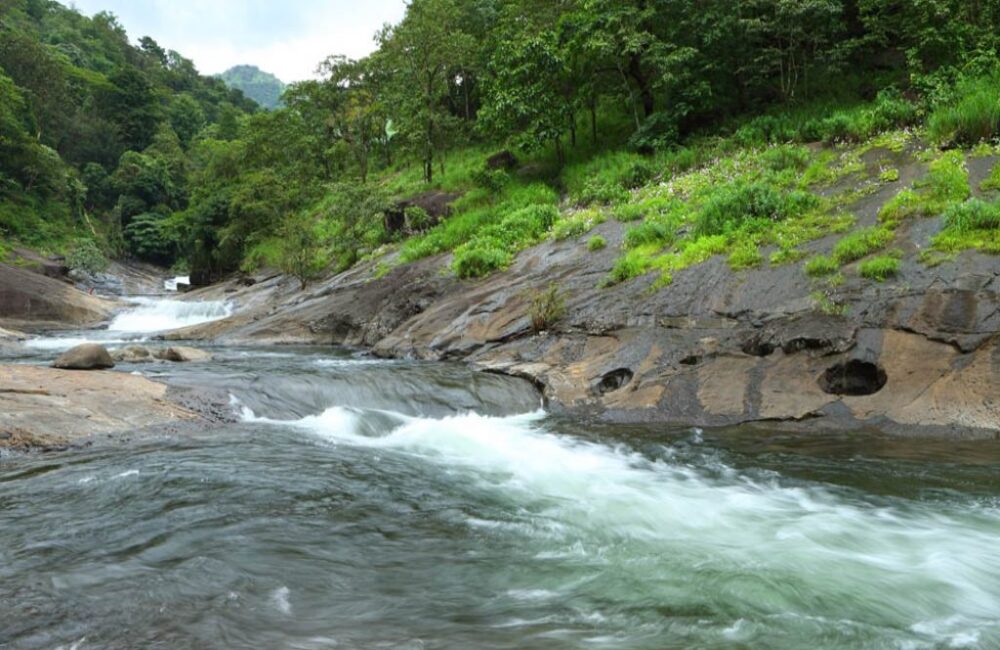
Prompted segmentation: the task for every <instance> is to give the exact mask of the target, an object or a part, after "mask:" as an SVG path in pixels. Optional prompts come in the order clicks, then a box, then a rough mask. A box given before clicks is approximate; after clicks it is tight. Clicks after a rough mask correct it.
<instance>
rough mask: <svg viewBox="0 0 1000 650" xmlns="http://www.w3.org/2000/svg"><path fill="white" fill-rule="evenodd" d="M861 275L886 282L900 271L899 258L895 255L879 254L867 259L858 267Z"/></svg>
mask: <svg viewBox="0 0 1000 650" xmlns="http://www.w3.org/2000/svg"><path fill="white" fill-rule="evenodd" d="M858 272H859V273H861V277H864V278H868V279H869V280H875V281H876V282H885V281H886V280H888V279H889V278H891V277H894V276H895V275H896V274H898V273H899V258H898V257H896V256H894V255H879V256H877V257H873V258H871V259H870V260H865V261H864V262H862V263H861V265H860V267H859V268H858Z"/></svg>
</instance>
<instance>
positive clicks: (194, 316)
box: [108, 298, 232, 334]
mask: <svg viewBox="0 0 1000 650" xmlns="http://www.w3.org/2000/svg"><path fill="white" fill-rule="evenodd" d="M133 302H134V304H135V305H136V308H135V309H131V310H129V311H126V312H123V313H121V314H119V315H118V316H117V317H115V319H114V320H113V321H111V324H110V325H108V331H109V332H129V333H133V334H143V333H152V332H164V331H167V330H175V329H180V328H182V327H190V326H191V325H200V324H202V323H208V322H211V321H214V320H219V319H222V318H226V317H227V316H229V315H230V314H232V307H231V305H229V304H228V303H227V302H225V301H223V300H215V301H202V302H185V301H182V300H160V299H153V298H134V299H133Z"/></svg>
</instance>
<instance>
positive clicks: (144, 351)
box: [111, 345, 153, 363]
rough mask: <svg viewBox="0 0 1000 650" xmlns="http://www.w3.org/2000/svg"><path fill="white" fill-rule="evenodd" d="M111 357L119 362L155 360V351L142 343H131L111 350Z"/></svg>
mask: <svg viewBox="0 0 1000 650" xmlns="http://www.w3.org/2000/svg"><path fill="white" fill-rule="evenodd" d="M111 358H112V359H114V360H115V361H117V362H119V363H146V362H149V361H153V353H152V351H150V349H149V348H147V347H143V346H141V345H129V346H127V347H124V348H120V349H118V350H114V351H112V352H111Z"/></svg>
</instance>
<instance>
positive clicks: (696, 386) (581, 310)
mask: <svg viewBox="0 0 1000 650" xmlns="http://www.w3.org/2000/svg"><path fill="white" fill-rule="evenodd" d="M873 210H874V211H877V206H874V207H873ZM873 214H874V212H873ZM920 233H921V231H919V230H916V229H914V230H906V229H900V231H899V232H898V234H897V239H898V241H897V245H898V246H899V247H900V248H901V249H903V250H907V251H910V253H908V256H904V258H903V264H902V271H901V275H900V276H899V277H898V278H896V279H894V280H890V281H889V282H886V283H884V284H878V283H873V282H870V281H866V280H864V279H862V278H860V277H859V276H858V274H857V272H856V270H855V269H853V268H848V269H846V270H845V279H846V280H845V282H844V284H843V285H842V286H840V287H838V288H837V289H836V290H835V291H834V292H832V293H833V295H832V297H831V299H835V300H836V301H837V304H838V305H839V306H840V308H839V309H838V310H837V313H834V314H831V313H824V312H823V311H822V310H821V308H820V306H819V305H817V303H816V300H815V299H814V298H813V297H812V294H813V293H814V292H815V285H814V284H813V281H812V280H810V279H809V278H808V277H807V276H806V274H805V273H804V272H803V270H802V268H801V265H795V264H789V265H782V266H775V267H767V266H765V267H762V268H760V269H754V270H750V271H745V272H740V273H734V272H732V270H731V269H730V268H729V267H728V265H727V264H726V262H725V260H724V259H722V258H721V257H720V258H715V259H713V260H710V261H708V262H706V263H705V264H702V265H700V266H697V267H694V268H689V269H686V270H684V271H680V272H678V273H675V274H674V281H673V283H672V284H671V285H670V286H668V287H665V288H658V289H657V290H655V291H652V290H651V287H652V285H653V283H654V282H655V281H656V278H655V277H642V278H637V279H635V280H632V281H630V282H627V283H624V284H622V285H619V286H616V287H612V288H607V289H599V288H598V286H597V285H598V283H599V281H600V280H601V278H603V277H604V276H605V275H606V273H607V272H608V271H609V270H610V269H611V267H612V265H613V264H614V262H615V258H616V257H617V254H618V253H617V252H616V251H615V249H616V248H618V244H620V243H621V241H622V239H623V234H624V227H623V226H622V225H621V224H618V223H614V222H608V223H605V224H603V225H601V226H599V227H598V229H597V230H596V231H595V233H592V234H600V235H602V236H603V237H605V239H606V240H607V241H608V244H609V245H608V247H607V248H606V249H605V250H603V251H596V252H591V251H588V250H587V248H586V246H585V245H584V243H585V238H582V239H580V240H579V241H574V240H566V241H561V242H551V241H550V242H545V243H543V244H540V245H538V246H536V247H534V248H532V249H529V250H527V251H523V252H521V253H520V254H519V255H518V257H517V259H516V260H515V262H514V263H513V264H512V265H511V267H510V268H509V269H508V270H507V271H505V272H502V273H497V274H494V275H492V276H490V277H489V278H486V279H484V280H479V281H467V282H463V281H460V280H458V279H456V278H454V277H453V276H452V275H449V274H447V273H442V269H443V268H444V267H446V265H447V264H448V262H449V261H450V259H449V258H448V257H447V256H441V257H438V258H429V259H425V260H420V261H419V262H416V263H413V264H407V265H402V266H399V267H397V268H394V269H393V270H392V271H391V272H390V273H388V274H387V275H384V276H383V277H376V275H375V273H374V266H375V263H372V264H370V265H368V266H364V265H362V266H359V267H356V268H354V269H352V270H350V271H348V272H347V273H345V274H342V275H340V276H337V277H335V278H332V279H330V280H328V281H326V282H324V283H320V284H317V285H316V286H314V287H312V288H311V289H310V290H309V291H308V292H306V293H304V294H302V293H299V294H293V295H292V296H289V297H285V296H288V294H287V292H286V291H284V290H282V289H281V287H280V285H277V284H274V283H271V284H269V283H264V287H262V288H261V289H259V291H261V292H262V293H259V294H251V295H259V296H265V295H266V296H268V298H267V299H266V300H263V301H259V302H254V299H253V298H252V297H250V295H247V297H246V298H245V299H244V303H243V304H244V305H247V306H248V307H247V308H245V309H243V310H242V311H240V312H239V313H237V314H236V315H235V316H234V317H232V318H230V319H226V320H224V321H216V322H214V323H210V324H207V325H205V326H199V327H198V328H193V329H190V330H186V331H185V332H183V333H181V334H179V335H178V337H179V338H199V337H201V338H203V339H205V340H219V341H224V342H233V343H235V342H255V341H268V342H281V343H291V342H302V343H320V344H330V343H333V344H339V343H344V344H349V345H363V346H369V347H371V348H372V349H373V350H374V352H375V353H376V354H379V355H382V356H387V357H406V358H419V359H432V360H441V359H451V360H455V359H458V360H464V361H467V362H469V363H472V364H475V365H477V366H479V367H482V368H485V369H489V370H492V371H497V372H505V373H509V374H512V375H516V376H519V377H524V378H526V379H529V380H530V381H532V382H533V383H534V384H535V385H536V386H540V387H542V389H543V390H544V393H545V396H546V398H547V401H548V404H549V407H550V408H551V409H553V410H556V411H559V410H565V411H571V412H581V413H585V414H587V415H588V416H593V415H595V414H596V415H597V417H600V418H603V419H605V420H608V421H618V422H660V423H674V424H687V425H701V426H716V425H717V426H728V425H734V424H741V423H752V422H765V423H767V424H768V426H781V423H782V422H791V423H795V422H799V421H802V420H809V425H808V427H809V429H810V430H821V429H830V430H845V429H857V428H859V427H862V426H870V427H878V428H880V429H882V430H885V431H889V432H892V433H898V434H904V435H947V436H977V437H995V436H997V435H998V432H1000V400H998V399H996V398H995V396H994V395H995V394H996V389H997V387H1000V334H998V332H1000V299H998V295H1000V276H998V275H997V273H996V270H995V267H996V259H995V258H992V257H988V256H984V255H979V254H976V253H965V254H963V255H961V256H960V257H959V259H958V260H957V261H956V262H955V263H954V264H948V265H941V266H939V267H936V268H934V269H927V268H926V267H924V266H923V265H922V264H920V263H919V261H918V260H917V259H916V258H917V255H918V252H919V250H920V245H919V244H920V243H921V242H922V241H923V240H922V239H919V238H920V237H926V232H923V234H920ZM588 236H589V235H588ZM907 237H913V238H916V239H917V240H916V241H907V239H906V238H907ZM836 241H837V238H836V237H830V238H828V239H827V240H821V241H819V242H816V243H814V244H813V247H814V248H813V250H814V252H817V253H825V252H828V251H829V249H830V248H831V247H832V246H833V245H834V244H835V243H836ZM551 282H555V283H556V285H557V286H558V288H559V290H560V291H561V292H562V294H563V295H564V297H565V299H566V312H567V313H566V317H565V318H563V319H562V320H561V321H560V322H559V323H558V324H557V325H556V326H555V327H553V328H551V330H550V331H549V332H548V333H546V334H544V335H538V334H536V333H535V332H533V331H532V328H531V323H530V319H529V315H528V307H529V299H528V296H530V295H531V292H532V291H536V290H540V289H544V288H545V287H547V286H548V285H549V283H551ZM255 290H258V289H257V288H256V287H253V288H250V289H247V290H245V291H251V292H252V291H255ZM264 291H269V292H270V293H267V294H265V293H263V292H264ZM797 426H804V425H801V424H799V425H797Z"/></svg>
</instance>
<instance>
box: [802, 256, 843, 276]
mask: <svg viewBox="0 0 1000 650" xmlns="http://www.w3.org/2000/svg"><path fill="white" fill-rule="evenodd" d="M805 268H806V275H808V276H809V277H811V278H822V277H826V276H828V275H833V274H834V273H836V272H837V271H838V270H839V269H840V263H839V262H838V260H836V259H834V258H832V257H827V256H826V255H817V256H816V257H814V258H812V259H810V260H809V261H808V262H806V267H805Z"/></svg>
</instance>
